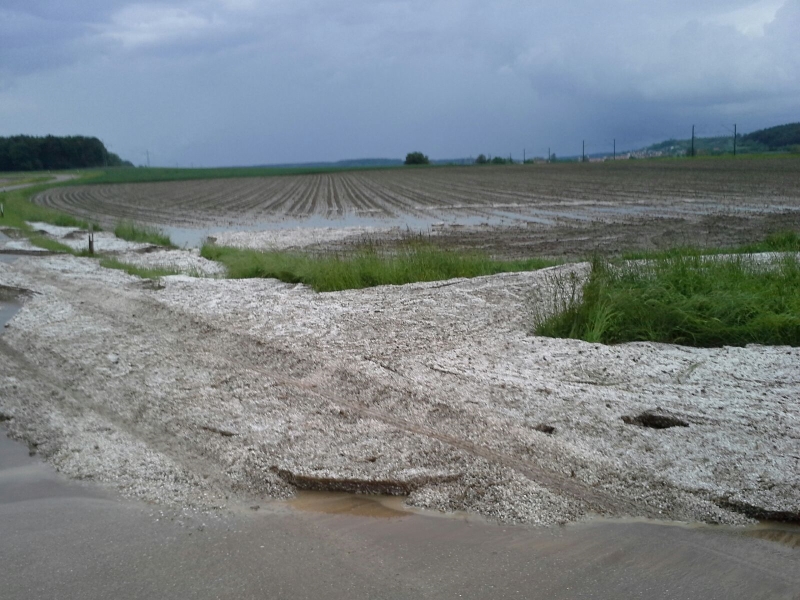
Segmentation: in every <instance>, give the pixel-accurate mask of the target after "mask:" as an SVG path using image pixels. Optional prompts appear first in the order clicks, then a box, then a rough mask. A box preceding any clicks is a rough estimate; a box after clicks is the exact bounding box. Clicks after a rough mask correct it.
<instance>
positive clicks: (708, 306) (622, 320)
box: [534, 253, 800, 347]
mask: <svg viewBox="0 0 800 600" xmlns="http://www.w3.org/2000/svg"><path fill="white" fill-rule="evenodd" d="M553 283H555V290H556V291H555V297H554V298H553V299H551V300H553V301H554V303H555V306H554V308H556V312H555V314H552V313H551V314H549V315H537V316H535V318H534V320H535V323H534V331H535V333H536V334H538V335H544V336H549V337H565V338H576V339H582V340H586V341H589V342H600V343H607V344H614V343H619V342H632V341H651V342H666V343H674V344H683V345H687V346H700V347H719V346H724V345H729V346H744V345H746V344H751V343H756V344H770V345H784V344H785V345H791V346H800V263H799V262H798V259H797V257H796V256H795V255H791V254H790V255H784V256H779V257H776V258H774V259H772V260H771V261H767V262H766V263H765V262H764V261H763V260H762V261H759V260H757V258H755V257H752V256H748V255H740V256H732V257H730V258H724V259H723V258H720V259H713V258H708V257H704V256H703V255H701V254H700V253H695V254H693V255H690V254H687V253H684V254H681V255H677V256H661V257H658V258H655V259H653V260H648V261H642V262H637V263H627V264H624V265H611V264H609V263H608V262H605V261H603V260H600V259H596V260H594V261H593V262H592V266H591V272H590V274H589V278H588V280H587V281H586V283H585V284H584V285H583V286H582V287H581V286H580V285H579V284H578V283H577V278H575V277H571V278H570V277H568V276H567V277H563V278H562V279H561V280H560V281H555V282H553Z"/></svg>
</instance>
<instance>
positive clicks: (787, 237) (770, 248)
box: [622, 231, 800, 260]
mask: <svg viewBox="0 0 800 600" xmlns="http://www.w3.org/2000/svg"><path fill="white" fill-rule="evenodd" d="M758 252H800V234H798V233H796V232H794V231H782V232H779V233H773V234H770V235H768V236H767V237H766V238H764V239H763V240H762V241H760V242H754V243H752V244H745V245H743V246H736V247H734V248H702V249H698V248H692V247H683V248H671V249H669V250H662V251H657V252H654V251H637V252H625V253H623V254H622V258H623V259H624V260H659V259H662V258H677V257H680V256H696V255H703V256H714V255H717V254H755V253H758Z"/></svg>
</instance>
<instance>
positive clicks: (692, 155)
mask: <svg viewBox="0 0 800 600" xmlns="http://www.w3.org/2000/svg"><path fill="white" fill-rule="evenodd" d="M690 156H691V157H692V158H694V125H692V153H691V154H690Z"/></svg>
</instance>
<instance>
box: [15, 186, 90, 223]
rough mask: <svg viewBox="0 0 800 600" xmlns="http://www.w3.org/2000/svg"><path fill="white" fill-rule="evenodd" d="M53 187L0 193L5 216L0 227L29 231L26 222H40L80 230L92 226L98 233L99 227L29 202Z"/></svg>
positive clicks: (38, 187)
mask: <svg viewBox="0 0 800 600" xmlns="http://www.w3.org/2000/svg"><path fill="white" fill-rule="evenodd" d="M53 187H56V186H55V185H54V184H52V183H51V184H42V185H36V186H33V187H28V188H24V189H21V190H13V191H10V192H0V202H2V203H3V204H4V206H5V216H4V217H3V218H2V219H0V227H16V228H18V229H21V230H22V231H30V230H31V228H30V226H29V225H28V224H27V221H40V222H43V223H51V224H52V225H60V226H62V227H80V228H82V229H88V228H89V227H90V226H94V230H95V231H100V226H99V225H97V224H96V223H90V222H88V221H85V220H83V219H78V218H76V217H73V216H71V215H65V214H64V213H60V212H58V211H55V210H52V209H50V208H47V207H44V206H39V205H38V204H34V203H33V202H31V201H30V199H31V198H32V197H33V196H34V195H36V194H38V193H39V192H43V191H44V190H48V189H51V188H53Z"/></svg>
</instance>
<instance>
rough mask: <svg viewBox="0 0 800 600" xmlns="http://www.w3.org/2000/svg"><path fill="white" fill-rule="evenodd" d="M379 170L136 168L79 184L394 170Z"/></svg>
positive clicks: (104, 173)
mask: <svg viewBox="0 0 800 600" xmlns="http://www.w3.org/2000/svg"><path fill="white" fill-rule="evenodd" d="M397 168H400V167H395V166H380V167H219V168H209V169H178V168H176V169H170V168H160V167H136V168H130V167H128V168H124V167H121V168H114V169H105V170H103V171H102V172H100V173H99V174H96V175H94V176H92V177H91V178H90V179H86V180H83V181H82V182H81V183H93V184H94V183H102V184H109V183H146V182H158V181H189V180H195V179H232V178H239V177H279V176H286V175H318V174H322V173H336V172H340V171H362V170H375V169H397Z"/></svg>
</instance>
